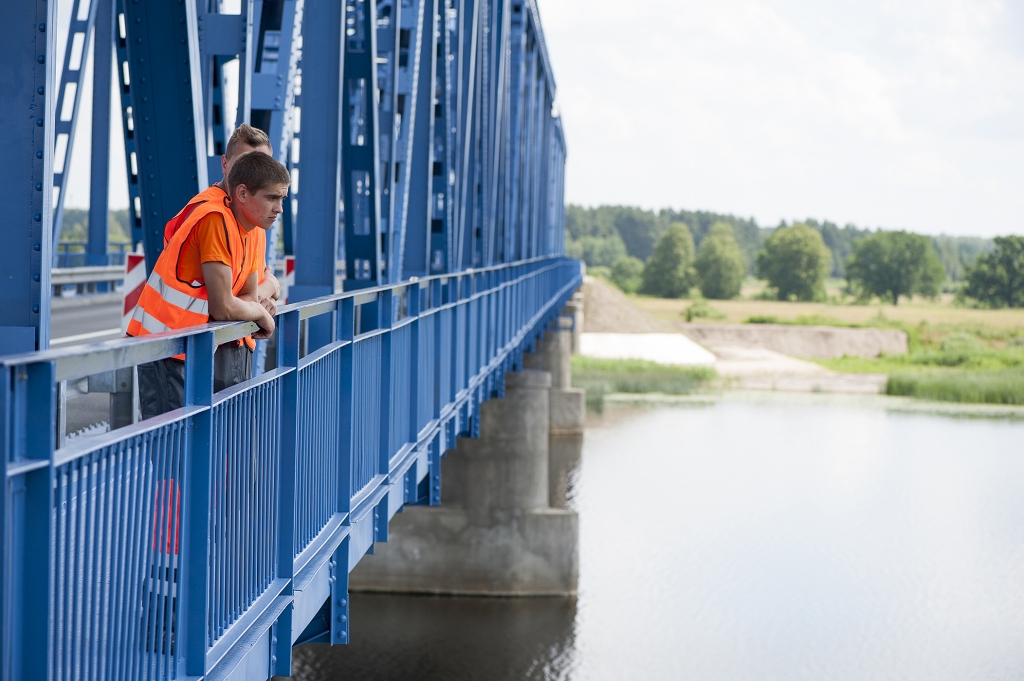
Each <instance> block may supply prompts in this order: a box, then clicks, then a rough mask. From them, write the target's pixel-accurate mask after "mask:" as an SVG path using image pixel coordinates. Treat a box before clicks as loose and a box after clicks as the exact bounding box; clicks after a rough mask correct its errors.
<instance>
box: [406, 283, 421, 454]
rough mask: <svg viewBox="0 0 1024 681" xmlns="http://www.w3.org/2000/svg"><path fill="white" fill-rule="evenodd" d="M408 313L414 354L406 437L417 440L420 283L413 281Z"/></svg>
mask: <svg viewBox="0 0 1024 681" xmlns="http://www.w3.org/2000/svg"><path fill="white" fill-rule="evenodd" d="M405 296H406V297H405V299H406V307H405V309H406V314H408V315H409V317H411V318H412V321H411V322H409V326H410V327H411V328H410V329H409V336H410V341H409V347H410V350H411V352H412V356H411V357H410V358H409V377H410V385H409V416H410V418H409V432H408V433H406V434H405V437H406V438H407V439H408V440H409V441H411V442H416V439H417V437H418V436H419V418H420V298H421V296H420V284H419V282H413V283H411V284H409V288H408V289H407V290H406V294H405Z"/></svg>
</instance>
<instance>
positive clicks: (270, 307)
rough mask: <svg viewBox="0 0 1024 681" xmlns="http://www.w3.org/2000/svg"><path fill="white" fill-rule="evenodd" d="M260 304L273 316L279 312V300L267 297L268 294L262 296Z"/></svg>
mask: <svg viewBox="0 0 1024 681" xmlns="http://www.w3.org/2000/svg"><path fill="white" fill-rule="evenodd" d="M260 305H262V306H263V308H264V309H265V310H266V311H267V312H269V313H270V316H271V317H273V316H274V315H276V314H277V302H276V301H275V300H274V299H273V298H267V297H266V296H260Z"/></svg>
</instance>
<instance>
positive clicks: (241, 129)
mask: <svg viewBox="0 0 1024 681" xmlns="http://www.w3.org/2000/svg"><path fill="white" fill-rule="evenodd" d="M240 144H245V145H247V146H250V147H252V148H253V149H259V148H260V147H267V148H268V149H270V153H271V154H273V153H274V145H273V144H271V143H270V138H269V137H267V133H265V132H263V131H262V130H260V129H259V128H254V127H253V126H251V125H249V124H248V123H242V124H241V125H240V126H238V127H237V128H235V131H234V132H233V133H231V139H229V140H228V146H227V147H226V148H225V149H224V155H225V156H227V157H228V158H233V157H234V155H235V154H237V153H238V145H240Z"/></svg>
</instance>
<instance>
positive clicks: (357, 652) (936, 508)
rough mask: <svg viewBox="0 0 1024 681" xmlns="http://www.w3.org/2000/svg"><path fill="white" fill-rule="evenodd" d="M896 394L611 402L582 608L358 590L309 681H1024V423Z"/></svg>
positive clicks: (599, 421) (592, 442)
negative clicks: (924, 406) (347, 640)
mask: <svg viewBox="0 0 1024 681" xmlns="http://www.w3.org/2000/svg"><path fill="white" fill-rule="evenodd" d="M909 404H910V403H908V402H906V401H899V400H891V399H887V398H870V399H867V398H844V397H838V396H809V395H808V396H789V397H787V396H779V395H774V394H761V395H742V394H734V395H726V396H723V397H721V398H717V399H705V400H703V401H701V400H694V401H688V402H684V403H679V404H663V405H649V404H648V405H634V406H629V405H609V406H608V407H607V408H606V410H605V412H604V414H603V416H601V417H599V418H595V419H594V420H593V423H591V424H588V429H587V432H586V435H585V438H584V445H583V452H582V459H581V464H580V466H579V469H578V470H577V472H576V474H575V478H574V481H573V485H572V489H571V490H570V495H569V496H570V501H569V503H570V505H571V506H572V507H573V508H575V509H576V510H577V511H578V512H579V522H580V581H579V597H578V599H576V600H575V601H568V600H562V599H524V600H503V599H464V598H460V599H446V598H430V597H400V596H381V595H359V594H356V595H353V598H352V610H351V618H352V630H351V631H352V634H351V635H352V644H351V645H349V646H336V647H333V648H328V647H326V646H306V647H303V648H299V649H297V650H296V653H295V677H296V678H297V679H304V680H313V679H317V680H320V679H367V680H370V679H403V680H405V679H409V680H416V681H433V680H437V681H442V680H443V681H457V680H462V679H465V680H475V679H482V680H490V679H495V680H504V679H508V680H512V679H569V680H573V681H603V680H609V681H611V680H616V681H618V680H622V679H644V680H645V681H646V680H660V679H665V680H669V679H671V680H676V679H692V680H701V681H703V680H709V681H710V680H715V681H718V680H730V681H732V680H746V679H750V680H755V679H756V680H762V679H787V680H789V679H794V680H796V679H800V680H803V679H806V680H808V681H810V680H821V679H829V680H842V679H850V680H854V679H856V680H858V681H860V680H864V679H928V680H942V679H949V680H956V681H964V680H967V679H985V680H995V679H1020V678H1022V677H1024V420H1021V419H1020V418H1019V417H1018V418H1012V417H1002V418H995V417H980V416H978V415H974V416H963V415H959V416H953V415H948V414H941V413H932V412H928V411H927V410H924V411H922V410H915V409H913V408H911V409H909V410H908V409H907V406H908V405H909Z"/></svg>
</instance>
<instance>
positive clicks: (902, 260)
mask: <svg viewBox="0 0 1024 681" xmlns="http://www.w3.org/2000/svg"><path fill="white" fill-rule="evenodd" d="M566 252H567V254H569V255H571V256H573V257H577V258H581V259H583V260H584V261H585V262H586V263H587V264H588V265H589V266H592V267H593V266H596V267H608V268H610V272H609V273H610V275H611V278H612V280H613V281H615V282H616V283H617V284H618V285H619V286H620V287H621V288H623V289H624V290H626V291H640V292H643V293H647V294H650V295H657V296H663V297H680V296H686V295H688V294H689V292H690V290H691V289H693V288H698V289H699V290H700V292H701V293H702V295H704V296H705V297H707V298H716V299H727V298H733V297H735V296H737V295H739V292H740V286H741V285H742V282H743V278H744V277H745V276H746V275H748V274H753V275H756V276H758V277H760V278H762V279H765V280H767V282H768V285H769V287H771V289H773V290H774V293H775V295H777V297H778V298H779V299H781V300H790V299H796V300H821V299H823V298H824V297H825V281H826V279H827V278H828V277H829V276H832V277H840V278H845V279H847V280H848V282H849V286H848V288H849V291H850V292H851V293H853V294H855V295H856V296H857V297H859V298H862V299H867V298H871V297H873V296H878V297H879V298H881V299H885V300H890V301H892V302H894V303H898V301H899V299H900V297H901V296H911V295H915V294H919V295H924V296H930V297H934V296H936V295H938V294H939V293H940V292H941V291H942V290H943V288H944V287H949V286H952V287H954V288H957V289H958V290H959V295H960V296H961V297H964V298H970V299H972V300H973V301H975V302H977V303H980V304H983V305H987V306H994V307H1000V306H1006V305H1009V306H1024V238H1022V237H997V238H996V239H992V240H989V239H981V238H976V237H950V236H944V235H943V236H938V237H927V236H922V235H919V234H913V233H910V232H906V231H887V230H878V231H874V232H873V231H871V230H867V229H861V228H858V227H856V226H855V225H846V226H844V227H839V226H838V225H836V224H835V223H831V222H828V221H822V222H819V221H817V220H814V219H807V220H804V221H803V222H800V223H795V224H793V225H787V224H786V223H785V222H783V223H780V225H779V226H777V227H774V228H764V227H760V226H758V225H757V223H756V222H755V221H754V220H753V219H745V218H737V217H735V216H732V215H722V214H716V213H711V212H706V211H674V210H670V209H664V210H661V211H659V212H657V213H655V212H653V211H645V210H643V209H640V208H634V207H629V206H599V207H596V208H583V207H580V206H574V205H570V206H567V207H566Z"/></svg>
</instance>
